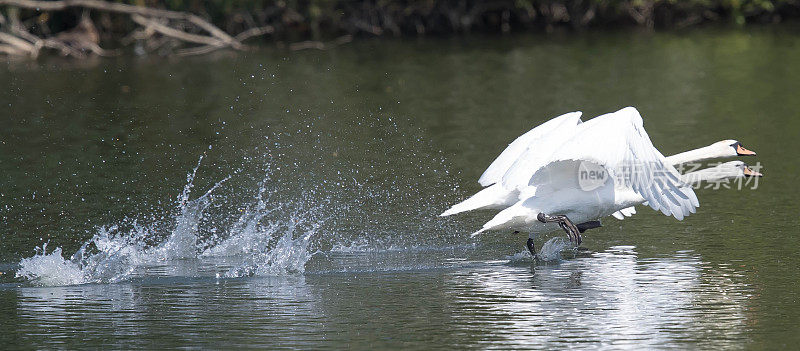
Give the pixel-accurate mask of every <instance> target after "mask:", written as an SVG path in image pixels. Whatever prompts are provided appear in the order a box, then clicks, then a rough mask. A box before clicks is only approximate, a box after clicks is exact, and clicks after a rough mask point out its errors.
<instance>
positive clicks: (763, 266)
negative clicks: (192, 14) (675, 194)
mask: <svg viewBox="0 0 800 351" xmlns="http://www.w3.org/2000/svg"><path fill="white" fill-rule="evenodd" d="M796 33H797V30H796V28H795V27H793V26H789V25H784V26H774V27H748V28H746V29H736V30H729V29H716V28H705V29H699V30H693V31H690V32H677V33H617V32H604V33H576V34H554V35H550V36H528V35H525V36H509V37H502V38H497V37H492V38H482V37H468V38H457V39H425V40H414V41H371V40H363V41H358V42H355V43H352V44H348V45H347V46H343V47H339V48H337V49H335V50H330V51H303V52H286V51H281V50H277V49H269V50H267V49H265V50H260V51H255V52H251V53H247V54H243V55H237V56H232V55H231V56H228V55H221V56H217V57H203V58H191V59H185V60H174V61H172V60H146V59H141V60H137V59H115V60H105V61H100V62H96V63H93V64H81V65H72V64H65V63H64V62H62V61H58V60H53V59H51V60H44V61H42V62H39V63H36V64H24V63H12V64H9V65H7V67H4V68H3V69H2V70H3V73H2V74H0V84H2V85H3V86H5V87H7V88H6V89H4V90H3V92H2V93H0V106H3V107H4V111H5V112H4V113H3V114H2V120H3V128H2V129H0V174H2V176H1V177H0V221H2V224H3V225H2V226H0V242H2V243H3V244H2V245H0V271H2V275H1V276H0V282H2V286H1V287H0V306H1V307H0V308H1V309H2V318H0V324H2V327H3V330H4V331H5V332H4V333H3V334H2V336H0V338H2V339H5V343H6V344H8V345H18V346H20V347H27V348H56V347H58V348H76V347H88V348H129V347H142V348H166V347H207V348H221V347H230V346H242V347H245V346H247V347H281V346H283V347H299V348H321V347H327V348H344V347H355V348H398V347H406V348H426V349H428V348H452V347H459V348H542V347H549V348H553V347H559V348H561V347H575V346H577V347H580V346H590V347H607V348H626V347H642V346H644V347H652V348H709V349H710V348H714V349H717V348H750V347H759V348H761V347H763V348H780V347H785V346H789V345H793V344H795V343H796V342H798V341H800V340H798V334H797V325H800V308H798V307H797V306H798V305H797V301H798V297H799V296H798V290H797V288H796V286H797V285H798V283H800V273H798V272H797V270H796V267H798V266H799V265H800V258H798V255H797V252H798V249H797V246H796V245H795V241H796V239H797V233H798V230H797V227H798V224H800V223H798V222H799V220H798V218H799V217H798V214H799V212H800V211H798V210H800V206H798V204H797V198H798V195H800V194H798V190H797V187H796V186H795V183H796V181H797V179H798V177H797V174H798V171H800V167H799V166H798V163H797V157H796V156H795V155H794V154H793V153H794V152H795V151H796V150H800V142H799V141H798V138H797V136H798V132H799V131H800V122H798V119H797V118H796V116H798V115H800V101H798V100H797V99H796V92H797V91H798V88H800V83H798V82H800V80H799V79H798V78H800V66H798V65H797V64H796V63H797V62H800V36H798V35H797V34H796ZM628 105H633V106H636V107H637V108H638V109H639V110H640V111H641V112H642V114H643V116H644V120H645V127H646V128H647V130H648V132H649V134H650V136H651V139H652V140H653V142H654V144H655V145H656V146H657V147H658V148H659V149H660V150H661V151H662V152H663V153H664V154H666V155H670V154H674V153H677V152H681V151H684V150H687V149H691V148H696V147H700V146H704V145H707V144H710V143H712V142H715V141H718V140H723V139H737V140H739V141H741V142H742V143H744V145H745V146H747V147H748V148H750V149H753V150H755V151H757V152H758V156H757V157H755V158H748V159H745V161H747V162H748V163H751V164H756V163H757V162H760V163H761V164H762V165H763V166H764V168H763V169H762V171H763V172H764V173H765V174H766V177H764V178H763V179H760V180H759V183H758V187H757V189H750V187H752V184H750V185H749V186H747V189H743V190H738V189H736V184H732V189H726V188H724V187H723V188H721V189H700V190H698V191H697V194H698V197H699V198H700V201H701V207H700V208H699V210H698V213H697V214H695V215H693V216H690V217H688V218H686V219H685V220H684V221H677V220H675V219H674V218H668V217H665V216H663V215H660V214H659V213H656V212H654V211H651V210H650V209H648V208H644V207H640V208H639V209H638V212H639V213H638V214H637V215H636V216H634V217H632V218H629V219H626V220H624V221H617V220H616V219H613V218H606V219H604V220H603V221H604V227H603V228H600V229H597V230H594V231H591V232H589V233H588V234H587V236H586V238H585V240H584V243H583V247H584V248H586V249H587V250H586V251H582V252H579V253H572V252H569V251H567V252H564V253H562V257H561V259H553V260H551V261H549V262H546V263H538V264H537V263H535V262H533V261H532V260H531V259H530V258H529V257H528V255H527V253H526V251H525V248H524V241H525V236H524V235H513V234H511V233H492V234H488V235H483V236H479V237H476V238H470V236H469V233H472V232H473V231H475V230H476V229H477V228H479V227H480V225H481V224H482V223H483V222H485V221H486V220H488V219H489V218H490V217H491V215H492V214H491V213H486V212H483V213H474V214H472V213H471V214H465V215H461V216H454V217H448V218H444V219H442V218H439V217H437V215H438V214H439V213H440V212H442V211H443V210H444V209H446V208H447V207H448V206H449V205H451V204H453V203H455V202H457V201H459V200H461V199H463V198H465V197H466V196H468V195H470V194H471V193H473V192H475V191H477V190H478V189H479V185H478V184H477V181H476V180H477V178H478V177H479V175H480V174H481V173H482V171H483V170H484V169H485V167H486V166H487V165H488V164H489V163H490V162H491V160H492V159H493V158H494V157H495V156H496V155H497V154H498V153H499V152H500V151H501V150H502V149H503V147H504V146H505V145H506V144H507V143H508V142H510V141H511V140H512V139H513V138H514V137H516V136H517V135H519V134H521V133H523V132H524V131H527V130H528V129H530V128H531V127H533V126H535V125H537V124H539V123H541V122H543V121H545V120H547V119H549V118H551V117H553V116H556V115H559V114H562V113H565V112H568V111H574V110H582V111H584V116H585V118H584V119H586V118H588V117H591V116H595V115H598V114H601V113H605V112H610V111H614V110H617V109H619V108H621V107H624V106H628ZM560 236H562V234H559V233H553V234H550V235H546V236H541V237H539V238H537V244H538V245H539V246H540V247H541V246H542V245H543V244H545V242H548V240H551V238H555V237H559V239H554V240H556V241H549V242H548V243H549V244H548V245H550V246H548V247H554V248H558V247H559V246H558V244H559V242H561V241H559V240H562V239H560ZM562 241H563V240H562ZM76 253H78V254H77V255H76ZM551 254H552V255H551V256H552V257H555V256H554V255H557V254H556V253H553V252H551Z"/></svg>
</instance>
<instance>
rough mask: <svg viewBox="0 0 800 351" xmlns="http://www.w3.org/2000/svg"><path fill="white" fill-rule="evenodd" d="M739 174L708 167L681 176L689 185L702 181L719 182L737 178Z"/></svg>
mask: <svg viewBox="0 0 800 351" xmlns="http://www.w3.org/2000/svg"><path fill="white" fill-rule="evenodd" d="M736 177H737V175H736V174H733V173H731V172H725V171H723V170H720V169H717V168H716V167H712V168H706V169H702V170H699V171H694V172H689V173H686V174H684V175H682V176H681V179H682V180H683V182H684V183H686V184H689V185H696V184H699V183H700V182H717V181H721V180H726V179H730V178H736Z"/></svg>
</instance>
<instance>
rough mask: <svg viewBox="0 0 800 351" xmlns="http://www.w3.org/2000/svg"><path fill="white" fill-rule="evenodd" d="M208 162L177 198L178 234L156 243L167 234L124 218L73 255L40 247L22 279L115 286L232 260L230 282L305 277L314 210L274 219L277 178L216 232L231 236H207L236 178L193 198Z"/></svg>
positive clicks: (22, 270)
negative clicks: (272, 193) (148, 273)
mask: <svg viewBox="0 0 800 351" xmlns="http://www.w3.org/2000/svg"><path fill="white" fill-rule="evenodd" d="M201 161H202V157H200V160H198V163H197V165H196V166H195V167H194V169H193V170H192V171H191V172H189V173H188V175H187V178H186V181H187V183H186V185H185V186H184V188H183V191H182V192H181V194H180V195H179V197H178V200H177V208H178V211H177V215H176V216H175V217H174V218H173V219H172V222H173V226H172V229H171V231H169V234H168V235H166V237H165V238H164V239H163V240H160V241H158V240H156V238H157V237H158V236H159V234H158V233H159V232H160V231H161V230H160V229H161V228H159V226H158V225H157V224H146V225H142V224H140V223H138V222H137V221H131V223H126V222H127V221H123V223H121V224H120V225H112V226H105V227H100V228H99V229H98V230H97V233H95V235H94V236H93V237H92V238H91V239H89V240H88V241H86V242H84V244H83V245H82V246H81V248H80V249H78V251H77V252H75V254H74V255H72V256H71V257H69V258H67V257H65V256H64V255H63V252H62V249H61V248H60V247H58V248H56V249H54V250H53V251H52V252H50V253H48V252H47V244H44V245H42V247H40V248H36V254H35V255H34V256H32V257H29V258H25V259H22V260H21V261H20V263H19V265H20V268H19V270H18V271H17V273H16V277H17V278H24V279H26V280H28V281H30V282H31V283H32V284H34V285H40V286H54V285H75V284H86V283H115V282H120V281H124V280H126V279H129V278H131V277H132V276H134V275H135V274H136V272H137V271H140V270H146V269H147V268H148V267H152V266H157V265H163V264H167V263H169V262H175V261H181V260H183V261H194V263H195V265H198V266H201V265H202V264H203V263H204V261H213V262H216V260H217V259H219V258H225V260H224V262H227V264H228V265H230V266H232V268H230V270H229V271H228V273H226V274H224V275H222V276H225V277H240V276H246V275H279V274H285V273H296V272H300V273H302V272H303V270H304V265H305V263H306V262H307V261H308V260H309V259H310V258H311V256H312V255H313V253H311V252H310V250H309V248H310V244H311V237H312V236H313V235H314V234H315V233H316V229H317V228H318V224H316V223H314V222H313V220H309V217H304V216H306V215H307V213H308V212H307V211H300V210H296V211H295V212H294V213H293V215H290V216H288V217H284V216H276V218H267V217H268V216H269V215H270V214H272V213H274V212H275V210H276V209H277V208H279V207H280V206H277V207H274V208H270V207H269V206H270V204H269V199H268V198H266V195H267V194H269V192H268V189H267V185H266V183H267V182H268V180H269V177H267V178H265V180H264V181H262V183H261V185H260V189H259V191H258V195H257V196H256V200H257V201H256V203H255V205H254V206H250V207H248V209H247V210H245V211H244V213H243V214H242V215H241V217H240V218H239V219H238V220H237V221H236V222H235V223H234V225H233V226H232V227H231V228H229V229H228V230H217V228H212V230H210V232H213V233H220V232H222V233H228V235H216V236H214V237H211V238H207V239H206V240H203V238H201V236H200V232H201V228H200V226H201V221H202V219H203V217H204V215H205V214H206V210H207V209H208V208H209V206H210V205H211V203H212V200H211V194H212V193H213V192H214V191H215V190H216V189H218V188H219V187H220V186H221V185H222V184H223V183H224V182H225V181H227V180H228V179H229V178H230V177H226V178H224V179H223V180H221V181H219V182H217V183H216V184H214V185H213V186H212V187H211V188H210V189H208V191H206V192H205V193H204V194H203V195H202V196H200V197H198V198H196V199H193V200H190V195H191V190H192V188H193V187H194V179H195V176H196V174H197V169H198V168H199V167H200V162H201ZM263 222H268V223H266V224H264V223H263ZM309 222H310V223H309ZM298 233H300V234H298ZM220 236H222V237H223V238H222V239H220ZM154 241H155V243H153V242H154ZM218 276H220V275H218Z"/></svg>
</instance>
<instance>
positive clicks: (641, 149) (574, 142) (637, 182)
mask: <svg viewBox="0 0 800 351" xmlns="http://www.w3.org/2000/svg"><path fill="white" fill-rule="evenodd" d="M569 160H577V161H588V162H592V163H595V164H598V165H601V166H603V167H605V168H606V169H607V170H608V171H609V173H610V175H611V177H612V179H613V180H615V181H618V182H620V183H619V184H620V185H621V186H624V187H628V188H630V189H632V190H633V191H634V192H635V193H637V194H639V195H641V196H642V197H643V198H644V199H645V200H646V201H647V202H648V205H649V206H650V207H651V208H653V209H654V210H660V211H661V212H662V213H663V214H665V215H667V216H670V215H671V216H674V217H675V218H677V219H679V220H680V219H683V217H684V216H687V215H689V214H690V213H693V212H694V211H695V208H696V207H697V197H696V196H695V194H694V191H693V190H692V189H691V188H690V187H685V184H684V183H683V182H682V181H681V180H680V174H679V173H678V171H677V170H676V169H675V167H673V166H672V165H670V164H669V162H667V160H666V158H665V157H664V155H662V154H661V152H659V151H658V150H657V149H656V148H655V147H654V146H653V143H652V142H651V141H650V137H649V136H648V135H647V132H645V130H644V126H643V122H642V117H641V115H639V111H637V110H636V109H635V108H633V107H626V108H624V109H621V110H619V111H617V112H614V113H609V114H605V115H602V116H599V117H595V118H593V119H591V120H589V121H586V122H585V123H583V124H581V125H580V126H579V127H578V130H577V131H576V132H575V133H574V135H573V136H572V138H570V139H569V140H568V141H567V142H565V143H564V144H563V145H562V146H560V147H559V149H558V151H556V152H555V153H554V154H553V155H552V156H551V158H550V162H549V163H548V166H549V165H551V164H553V163H557V162H558V161H569ZM548 166H544V167H542V168H545V167H548ZM534 179H536V178H535V177H534V178H532V181H533V180H534ZM529 185H532V186H536V185H537V184H529ZM682 187H683V189H681V188H682Z"/></svg>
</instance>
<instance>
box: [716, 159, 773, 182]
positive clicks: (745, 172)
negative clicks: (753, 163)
mask: <svg viewBox="0 0 800 351" xmlns="http://www.w3.org/2000/svg"><path fill="white" fill-rule="evenodd" d="M714 168H716V169H717V170H718V171H721V172H724V173H726V174H729V175H732V176H733V177H732V178H749V177H763V176H764V175H763V174H762V173H760V172H758V171H755V170H753V169H752V168H750V166H748V165H747V164H746V163H744V162H742V161H730V162H725V163H722V164H720V165H719V166H717V167H714Z"/></svg>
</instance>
